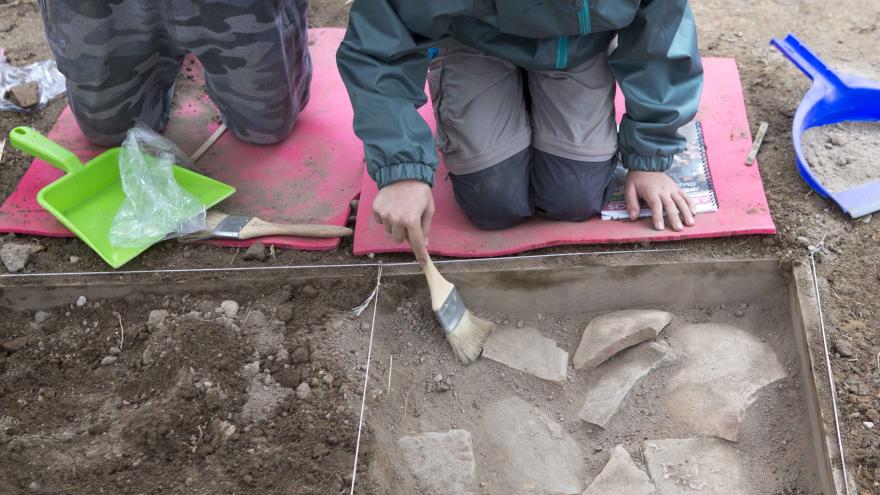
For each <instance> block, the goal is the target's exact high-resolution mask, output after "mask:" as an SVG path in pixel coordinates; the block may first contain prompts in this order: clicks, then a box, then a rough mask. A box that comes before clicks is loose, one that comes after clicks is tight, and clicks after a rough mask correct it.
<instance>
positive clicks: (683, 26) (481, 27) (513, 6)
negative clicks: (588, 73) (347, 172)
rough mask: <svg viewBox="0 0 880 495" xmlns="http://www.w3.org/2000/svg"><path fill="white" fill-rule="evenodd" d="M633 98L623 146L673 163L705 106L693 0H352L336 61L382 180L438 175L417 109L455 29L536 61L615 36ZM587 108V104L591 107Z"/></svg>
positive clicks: (561, 65) (566, 56) (544, 66)
mask: <svg viewBox="0 0 880 495" xmlns="http://www.w3.org/2000/svg"><path fill="white" fill-rule="evenodd" d="M615 35H617V37H618V45H617V48H616V49H615V50H614V51H613V53H612V54H611V55H610V57H609V65H610V67H611V71H612V73H613V74H614V77H615V79H616V80H617V83H618V84H619V85H620V87H621V89H622V90H623V94H624V97H625V99H626V115H624V118H623V121H622V123H621V124H620V132H619V136H618V148H619V150H620V154H621V158H622V160H623V164H624V166H626V167H627V168H629V169H631V170H657V171H659V170H666V169H667V168H669V167H670V165H671V164H672V157H673V155H674V154H675V153H676V152H678V151H680V150H682V149H683V148H684V144H685V142H684V139H683V138H682V137H681V136H679V135H678V132H677V129H678V128H679V127H680V126H682V125H684V124H685V123H687V122H688V121H689V120H691V119H692V118H693V117H694V115H695V114H696V112H697V104H698V102H699V100H700V92H701V89H702V81H703V78H702V75H703V70H702V66H701V64H700V57H699V51H698V48H697V33H696V27H695V25H694V18H693V14H692V13H691V10H690V7H689V5H688V1H687V0H355V1H354V4H353V5H352V9H351V17H350V19H349V25H348V32H347V33H346V35H345V39H344V40H343V42H342V45H341V46H340V47H339V51H338V52H337V54H336V60H337V63H338V66H339V72H340V74H341V75H342V79H343V81H345V85H346V87H347V88H348V93H349V96H350V97H351V102H352V106H353V107H354V129H355V133H356V134H357V135H358V137H360V138H361V139H362V140H363V142H364V148H365V154H366V162H367V170H368V171H369V173H370V176H371V177H372V178H373V179H374V180H375V181H376V183H377V185H378V186H379V187H380V188H381V187H384V186H386V185H388V184H391V183H393V182H397V181H400V180H406V179H416V180H420V181H423V182H427V183H428V184H432V185H433V182H434V170H435V169H436V167H437V163H438V157H437V151H436V149H435V147H434V140H433V137H432V135H431V130H430V129H429V128H428V125H427V124H426V123H425V121H424V120H423V119H422V118H421V117H420V116H419V114H418V112H417V109H418V108H419V107H421V106H422V105H424V104H425V103H427V97H426V96H425V80H426V79H427V72H428V61H429V49H430V48H432V47H435V46H437V45H439V44H440V43H442V41H443V40H445V39H449V38H452V39H454V40H456V41H458V42H460V43H462V44H464V45H467V46H469V47H471V48H474V49H476V50H479V51H482V52H485V53H488V54H491V55H494V56H496V57H499V58H501V59H504V60H507V61H509V62H511V63H513V64H515V65H517V66H520V67H523V68H525V69H527V70H552V69H556V70H565V69H566V68H569V67H574V66H577V65H578V64H581V63H582V62H584V61H586V60H587V59H589V58H591V57H593V56H595V55H597V54H598V53H600V52H602V51H603V50H608V47H609V45H610V43H611V41H612V39H613V38H614V36H615ZM584 111H585V112H589V111H590V109H589V108H585V109H584Z"/></svg>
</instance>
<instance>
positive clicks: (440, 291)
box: [422, 258, 495, 364]
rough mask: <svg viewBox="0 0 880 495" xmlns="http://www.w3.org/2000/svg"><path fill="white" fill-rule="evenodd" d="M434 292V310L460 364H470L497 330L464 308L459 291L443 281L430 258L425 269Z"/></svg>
mask: <svg viewBox="0 0 880 495" xmlns="http://www.w3.org/2000/svg"><path fill="white" fill-rule="evenodd" d="M422 271H423V272H424V273H425V278H426V279H427V281H428V290H429V291H430V292H431V308H432V309H433V310H434V315H435V316H436V317H437V321H438V322H440V326H441V327H443V331H444V332H445V333H446V340H447V341H448V342H449V345H450V346H452V351H453V352H454V353H455V357H457V358H458V360H459V361H460V362H461V364H471V363H473V362H474V361H476V360H477V358H479V357H480V354H482V353H483V345H484V344H485V343H486V340H487V339H488V338H489V334H491V333H492V330H493V329H494V328H495V324H494V323H492V322H491V321H488V320H484V319H482V318H479V317H477V316H475V315H474V314H473V313H471V312H470V310H468V309H467V307H466V306H465V305H464V301H462V300H461V296H460V295H459V294H458V289H456V288H455V286H454V285H452V283H450V282H449V281H448V280H446V279H445V278H443V275H440V272H438V271H437V268H436V267H435V266H434V263H433V262H431V258H427V259H425V266H424V267H422Z"/></svg>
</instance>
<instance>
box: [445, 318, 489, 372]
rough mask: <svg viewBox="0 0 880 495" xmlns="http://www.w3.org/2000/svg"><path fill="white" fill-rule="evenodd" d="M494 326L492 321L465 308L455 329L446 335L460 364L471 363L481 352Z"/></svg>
mask: <svg viewBox="0 0 880 495" xmlns="http://www.w3.org/2000/svg"><path fill="white" fill-rule="evenodd" d="M494 328H495V324H494V323H492V322H491V321H488V320H484V319H482V318H480V317H478V316H476V315H474V314H473V313H471V312H470V310H467V311H465V312H464V316H463V317H462V319H461V321H460V322H459V323H458V325H457V326H456V327H455V330H453V331H452V333H450V334H449V335H447V336H446V340H447V341H448V342H449V345H450V346H452V352H454V353H455V357H457V358H458V360H459V361H460V362H461V364H471V363H473V362H474V361H476V360H477V358H479V357H480V354H482V353H483V346H484V345H486V340H488V339H489V335H490V334H491V333H492V330H493V329H494Z"/></svg>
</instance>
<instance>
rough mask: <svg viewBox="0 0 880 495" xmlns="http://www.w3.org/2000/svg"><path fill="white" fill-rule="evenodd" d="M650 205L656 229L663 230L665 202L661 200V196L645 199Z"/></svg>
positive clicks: (656, 195)
mask: <svg viewBox="0 0 880 495" xmlns="http://www.w3.org/2000/svg"><path fill="white" fill-rule="evenodd" d="M645 200H646V201H647V203H648V208H650V209H651V217H653V219H654V228H655V229H657V230H663V229H664V227H663V202H662V201H661V200H660V195H659V194H655V195H653V196H651V197H648V198H645Z"/></svg>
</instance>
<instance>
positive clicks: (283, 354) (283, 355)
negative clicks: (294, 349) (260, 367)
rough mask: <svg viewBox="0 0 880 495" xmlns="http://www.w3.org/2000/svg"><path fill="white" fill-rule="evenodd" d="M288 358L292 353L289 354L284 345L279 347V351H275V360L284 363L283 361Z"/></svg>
mask: <svg viewBox="0 0 880 495" xmlns="http://www.w3.org/2000/svg"><path fill="white" fill-rule="evenodd" d="M288 359H290V354H288V353H287V349H285V348H283V347H282V348H281V349H279V350H278V352H277V353H275V361H277V362H279V363H283V362H285V361H287V360H288Z"/></svg>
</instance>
